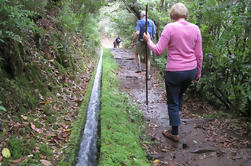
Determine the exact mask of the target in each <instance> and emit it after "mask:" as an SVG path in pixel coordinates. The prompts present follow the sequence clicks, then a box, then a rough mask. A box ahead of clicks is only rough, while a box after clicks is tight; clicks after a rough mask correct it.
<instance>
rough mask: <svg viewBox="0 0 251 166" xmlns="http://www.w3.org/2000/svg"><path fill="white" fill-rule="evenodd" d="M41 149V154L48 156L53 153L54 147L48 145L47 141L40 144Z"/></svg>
mask: <svg viewBox="0 0 251 166" xmlns="http://www.w3.org/2000/svg"><path fill="white" fill-rule="evenodd" d="M39 151H40V152H41V154H43V155H46V156H51V155H52V149H51V148H50V146H49V145H47V144H45V143H44V144H42V145H40V147H39Z"/></svg>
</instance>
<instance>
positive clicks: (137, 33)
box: [132, 31, 139, 46]
mask: <svg viewBox="0 0 251 166" xmlns="http://www.w3.org/2000/svg"><path fill="white" fill-rule="evenodd" d="M138 36H139V31H136V33H135V34H134V36H133V38H132V46H134V44H135V42H136V40H137V38H138Z"/></svg>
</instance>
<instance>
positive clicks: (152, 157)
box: [146, 153, 165, 160]
mask: <svg viewBox="0 0 251 166" xmlns="http://www.w3.org/2000/svg"><path fill="white" fill-rule="evenodd" d="M146 157H147V158H148V160H155V159H161V158H164V157H165V154H150V153H149V154H147V156H146Z"/></svg>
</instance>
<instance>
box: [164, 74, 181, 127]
mask: <svg viewBox="0 0 251 166" xmlns="http://www.w3.org/2000/svg"><path fill="white" fill-rule="evenodd" d="M175 77H176V75H175V73H174V72H170V71H166V75H165V85H166V93H167V106H168V115H169V123H170V126H179V125H180V123H181V121H180V114H179V92H180V87H179V85H178V84H175V81H176V78H175Z"/></svg>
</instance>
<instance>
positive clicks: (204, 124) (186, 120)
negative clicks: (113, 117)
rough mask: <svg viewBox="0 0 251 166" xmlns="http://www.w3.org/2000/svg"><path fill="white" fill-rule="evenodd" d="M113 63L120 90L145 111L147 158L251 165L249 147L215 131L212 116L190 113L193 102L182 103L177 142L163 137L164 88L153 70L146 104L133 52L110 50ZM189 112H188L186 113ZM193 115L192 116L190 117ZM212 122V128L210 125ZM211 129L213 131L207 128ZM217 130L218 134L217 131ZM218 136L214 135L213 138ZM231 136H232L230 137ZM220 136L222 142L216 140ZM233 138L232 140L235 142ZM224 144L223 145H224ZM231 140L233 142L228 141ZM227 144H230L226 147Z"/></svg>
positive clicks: (197, 165)
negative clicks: (179, 139) (117, 66)
mask: <svg viewBox="0 0 251 166" xmlns="http://www.w3.org/2000/svg"><path fill="white" fill-rule="evenodd" d="M111 53H112V54H113V55H114V58H115V60H116V62H117V63H118V65H119V68H120V69H119V73H118V77H119V79H120V82H121V87H122V90H123V91H124V92H126V93H128V94H129V95H130V96H131V97H132V98H133V100H134V102H136V103H138V104H139V105H140V107H141V109H142V110H143V111H144V116H145V119H146V121H147V124H148V126H147V127H146V130H145V131H146V132H147V134H146V135H147V137H149V138H148V139H149V140H151V141H153V143H150V142H149V143H147V142H145V143H143V146H144V147H145V149H146V150H147V153H148V158H151V159H158V162H157V163H156V165H167V166H169V165H170V166H171V165H174V166H178V165H185V166H189V165H191V166H248V165H251V158H250V157H251V149H250V148H249V149H248V148H243V147H245V146H243V145H242V144H239V143H238V140H236V139H237V138H234V137H232V138H233V139H229V140H230V142H226V141H229V140H226V139H224V138H225V137H229V135H227V134H226V133H225V132H223V131H222V132H221V131H218V130H217V126H216V127H215V126H214V124H216V125H221V122H220V121H217V120H215V119H203V118H201V117H200V116H196V115H193V114H191V111H194V109H196V110H197V109H198V110H200V109H203V107H202V108H198V107H196V106H194V105H191V103H190V104H185V106H184V110H185V111H184V112H182V113H181V117H182V125H181V127H180V138H181V141H180V142H179V143H173V142H172V141H170V140H168V139H166V138H165V137H163V136H162V131H163V130H164V129H169V125H168V124H169V118H168V114H167V106H166V102H165V90H164V87H161V86H159V85H160V82H162V80H159V79H158V78H157V77H158V74H157V72H156V71H155V70H152V71H151V74H152V78H151V80H150V81H149V92H148V93H149V107H148V109H146V106H145V104H144V103H145V72H142V73H135V70H136V65H135V61H134V54H133V52H131V51H130V50H126V49H111ZM189 111H190V112H189ZM191 117H192V118H191ZM211 125H213V126H214V127H212V126H211ZM210 129H212V130H210ZM216 132H218V133H216ZM215 137H217V138H215ZM230 137H231V136H230ZM219 139H222V141H218V140H219ZM234 140H235V142H234ZM225 143H226V144H225ZM231 143H232V144H231ZM226 145H229V146H226Z"/></svg>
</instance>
